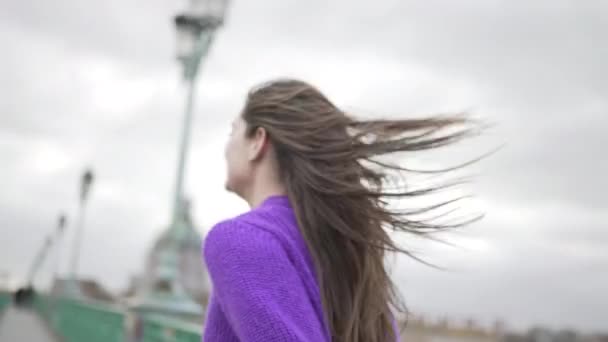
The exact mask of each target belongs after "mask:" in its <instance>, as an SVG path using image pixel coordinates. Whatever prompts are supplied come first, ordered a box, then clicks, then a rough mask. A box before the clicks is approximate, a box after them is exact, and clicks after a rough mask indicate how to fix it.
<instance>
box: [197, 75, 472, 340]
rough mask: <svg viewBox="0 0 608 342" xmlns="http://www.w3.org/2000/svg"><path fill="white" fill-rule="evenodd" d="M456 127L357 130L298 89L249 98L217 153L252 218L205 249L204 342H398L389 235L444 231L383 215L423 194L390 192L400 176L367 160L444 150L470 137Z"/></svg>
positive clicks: (218, 232)
mask: <svg viewBox="0 0 608 342" xmlns="http://www.w3.org/2000/svg"><path fill="white" fill-rule="evenodd" d="M466 124H467V121H465V120H464V119H462V118H429V119H416V120H369V121H361V120H357V119H355V118H353V117H351V116H349V115H347V114H346V113H344V112H343V111H341V110H340V109H339V108H337V107H336V106H334V105H333V104H332V103H331V102H330V101H329V100H328V99H327V98H326V97H325V96H324V95H323V94H322V93H321V92H319V91H318V90H317V89H315V88H314V87H313V86H311V85H309V84H306V83H304V82H301V81H297V80H277V81H272V82H269V83H266V84H263V85H261V86H259V87H256V88H254V89H253V90H252V91H251V92H250V94H249V95H248V98H247V100H246V104H245V108H244V109H243V112H242V114H241V115H240V116H239V117H238V118H237V119H236V120H235V121H234V123H233V127H232V133H231V135H230V139H229V142H228V144H227V146H226V151H225V152H226V161H227V166H228V179H227V184H226V187H227V190H229V191H231V192H233V193H235V194H237V195H238V196H240V197H241V198H243V199H244V200H245V201H247V202H248V204H249V206H250V207H251V208H252V209H251V211H249V212H247V213H245V214H243V215H241V216H238V217H236V218H233V219H230V220H226V221H224V222H221V223H219V224H217V225H216V226H215V227H213V229H212V230H211V231H210V233H209V234H208V236H207V238H206V241H205V245H204V257H205V261H206V264H207V268H208V271H209V274H210V277H211V280H212V283H213V294H212V296H211V299H210V303H209V308H208V314H207V320H206V327H205V335H204V340H205V341H222V342H223V341H265V342H268V341H348V342H351V341H356V342H359V341H361V342H362V341H365V342H380V341H382V342H384V341H395V340H398V339H399V337H398V334H399V332H398V331H397V330H396V329H395V327H396V324H395V319H394V318H393V317H394V316H393V313H392V311H393V310H398V308H399V306H398V304H399V303H398V301H397V299H396V296H395V292H394V291H393V286H392V283H391V280H390V278H389V275H388V274H387V270H386V268H385V265H384V258H385V255H386V254H387V252H389V251H399V252H403V253H407V251H405V250H401V249H400V248H398V247H397V246H396V245H395V243H394V242H393V241H392V240H391V237H390V236H389V234H388V230H390V229H392V230H395V231H405V232H409V233H414V234H418V235H425V234H427V233H430V232H433V231H435V230H438V229H442V228H444V227H442V226H437V225H433V224H431V223H429V222H426V221H420V220H415V219H413V218H412V217H411V215H412V214H419V213H420V210H418V211H409V212H407V211H398V210H395V209H390V208H389V206H388V205H387V200H389V199H390V198H394V199H400V198H404V197H412V196H416V195H419V194H423V193H426V192H428V191H420V190H417V191H412V192H408V191H405V190H403V189H402V190H399V189H398V188H395V187H393V188H389V187H388V184H387V180H388V178H389V176H391V175H393V171H396V172H400V171H408V170H406V169H404V168H400V167H398V166H391V165H388V164H386V163H385V162H382V161H380V160H378V159H377V158H376V157H378V156H381V155H385V154H390V153H394V152H402V151H419V150H424V149H430V148H435V147H439V146H443V145H446V144H449V143H452V142H454V141H456V140H459V139H460V138H462V137H465V136H467V135H468V134H469V133H471V131H470V129H469V128H467V125H466ZM432 190H433V189H430V190H429V191H432ZM431 209H432V208H428V209H426V210H431Z"/></svg>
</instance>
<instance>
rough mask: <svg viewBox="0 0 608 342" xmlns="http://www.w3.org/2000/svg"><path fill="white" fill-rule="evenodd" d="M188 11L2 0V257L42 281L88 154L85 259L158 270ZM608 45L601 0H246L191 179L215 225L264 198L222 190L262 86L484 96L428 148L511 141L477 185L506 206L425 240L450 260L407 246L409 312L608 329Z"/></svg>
mask: <svg viewBox="0 0 608 342" xmlns="http://www.w3.org/2000/svg"><path fill="white" fill-rule="evenodd" d="M184 6H185V3H182V2H179V1H169V0H147V1H138V0H105V1H68V0H56V1H50V2H49V1H46V2H45V1H33V0H23V1H2V2H0V41H1V42H2V53H0V94H1V95H0V161H1V163H2V164H1V165H2V166H1V167H0V189H2V190H1V191H0V241H1V243H0V271H1V270H5V271H8V272H10V273H11V274H12V276H13V277H14V278H15V279H20V278H22V277H23V276H24V273H25V272H24V269H25V268H27V267H28V265H29V264H30V263H31V260H32V258H33V255H34V252H35V250H36V249H37V248H39V246H40V245H41V243H42V241H43V239H44V236H45V235H46V234H47V233H49V232H50V231H51V230H52V229H53V228H54V225H55V221H56V218H57V215H58V213H59V212H60V211H66V212H67V213H68V215H69V218H70V219H72V218H74V216H75V210H76V200H77V196H78V177H79V175H80V173H81V171H82V169H83V167H85V166H89V165H90V166H91V167H93V168H94V171H95V174H96V176H97V178H96V181H95V184H94V188H93V191H92V196H91V200H90V206H89V208H88V211H87V225H86V232H85V240H84V249H85V251H84V252H83V257H82V261H81V269H82V273H83V274H84V275H85V276H88V277H93V278H96V279H99V280H100V281H102V282H103V283H104V284H106V285H107V286H108V287H110V288H112V289H115V290H118V289H121V288H123V287H125V286H126V284H127V281H128V278H129V276H130V275H131V274H135V273H137V272H139V271H140V270H141V268H142V265H143V256H144V254H145V252H146V250H147V247H148V246H149V244H150V243H151V241H152V240H153V239H154V238H155V237H156V236H157V234H159V233H160V232H161V231H162V229H164V228H166V225H167V224H168V222H169V216H170V209H171V208H170V205H171V193H172V186H173V183H174V178H175V177H174V173H175V168H174V165H175V161H176V149H177V141H178V132H179V128H180V126H179V124H180V120H181V118H182V111H183V104H184V97H185V93H184V89H183V87H182V85H181V84H180V79H179V69H178V65H177V63H176V62H175V60H174V29H173V26H172V21H171V17H172V15H174V14H175V13H176V12H177V11H178V10H179V9H180V8H183V7H184ZM607 42H608V3H606V2H605V1H601V0H597V1H593V0H586V1H574V0H572V1H561V0H551V1H549V0H546V1H495V0H487V1H482V0H479V1H405V0H382V1H380V0H378V1H373V2H372V1H352V0H350V1H347V0H339V1H338V0H334V1H323V0H314V1H295V0H266V1H244V0H234V1H232V6H231V8H230V11H229V16H228V18H227V21H226V26H225V27H224V28H223V29H222V30H221V31H220V32H218V34H217V37H216V39H215V42H214V46H213V47H212V49H211V52H210V54H209V56H208V58H207V59H206V60H205V61H204V67H203V72H202V74H201V78H200V87H199V88H198V90H197V96H196V115H195V123H194V127H193V141H192V149H191V154H190V159H189V165H188V174H187V191H188V193H189V194H190V195H191V196H192V199H193V209H194V218H195V220H196V222H197V224H198V226H199V231H201V233H204V231H206V230H207V229H208V228H209V227H210V226H211V225H212V224H213V223H214V222H216V221H217V220H220V219H222V218H226V217H228V216H230V215H234V214H237V213H240V212H242V211H243V210H246V206H245V205H244V203H242V202H241V201H240V200H238V199H236V198H234V197H233V196H232V195H229V194H226V193H225V192H224V190H223V181H224V170H225V168H224V165H223V157H222V153H223V150H222V148H223V143H224V141H225V139H226V136H227V133H228V130H229V123H230V121H231V120H232V119H233V118H234V116H235V115H237V113H238V111H239V109H240V107H241V106H242V103H243V99H244V95H245V93H246V91H247V89H248V88H249V87H250V86H252V85H254V84H256V83H258V82H260V81H264V80H267V79H269V78H273V77H277V76H292V77H298V78H302V79H304V80H307V81H309V82H311V83H313V84H315V85H317V86H318V87H320V88H321V89H322V90H323V91H325V92H326V93H327V94H328V95H329V96H330V97H331V98H332V99H333V100H334V102H336V103H337V104H338V105H340V106H343V107H344V108H347V109H349V110H351V111H353V112H355V113H357V112H360V113H363V114H365V115H372V116H399V115H400V116H412V115H424V114H427V113H428V114H432V113H437V112H446V111H461V110H471V111H472V112H473V113H474V114H475V115H477V116H481V117H484V118H486V119H487V120H489V121H492V122H494V123H496V124H497V126H496V127H495V128H494V129H492V130H491V131H489V132H487V133H486V135H485V136H484V137H482V138H479V139H475V140H474V141H471V142H470V143H468V144H463V145H462V146H461V147H460V148H458V147H457V148H454V149H451V150H450V153H443V154H439V155H437V159H433V158H431V157H428V156H430V155H428V156H427V157H425V156H421V157H420V158H422V159H424V160H425V161H424V162H425V163H426V164H425V165H445V164H449V163H450V162H453V161H459V160H460V161H462V160H463V159H466V158H467V157H470V156H472V155H475V154H476V153H478V152H479V151H483V150H484V149H486V150H487V149H491V148H493V147H495V146H499V145H502V144H505V147H504V148H503V149H502V150H501V151H500V152H499V153H498V154H496V155H494V156H492V157H491V158H488V159H487V160H485V161H483V162H482V163H481V164H479V165H477V166H476V167H475V169H474V170H472V171H471V172H472V173H474V174H475V175H477V176H476V182H475V183H473V184H472V185H470V186H469V188H467V189H465V190H464V191H467V192H469V191H470V192H474V193H475V194H476V195H477V200H476V205H478V207H477V208H482V209H483V211H485V212H486V215H487V216H486V218H485V219H484V220H483V221H481V222H480V223H478V224H475V225H474V226H472V227H470V228H469V229H467V230H464V231H462V232H460V233H458V234H454V235H452V236H447V237H446V238H448V239H451V241H453V242H454V243H455V244H457V245H459V246H460V247H458V248H449V247H445V246H441V245H436V244H418V245H417V246H418V248H419V249H420V252H421V253H422V254H423V256H425V257H426V258H427V259H428V260H430V261H433V262H435V263H438V264H439V265H441V266H444V267H446V268H447V269H448V271H437V270H434V269H430V268H428V267H424V266H421V265H417V264H415V263H412V262H410V261H405V260H402V259H398V260H397V263H396V265H395V266H394V270H395V279H396V281H397V282H398V284H399V286H400V288H401V290H402V292H403V296H404V298H405V300H406V302H407V304H408V306H409V308H410V309H411V310H412V311H414V312H421V313H425V314H428V315H431V316H435V317H437V316H440V315H448V316H450V317H454V318H458V319H462V318H467V317H469V316H471V317H476V318H478V319H480V320H484V321H491V320H493V319H495V318H502V319H504V320H506V321H507V322H508V323H509V325H510V326H513V327H518V328H521V327H526V326H529V325H532V324H543V325H548V326H553V327H575V328H580V329H585V330H598V329H601V328H604V329H605V328H606V319H607V317H608V292H607V291H606V289H608V227H607V223H606V222H608V200H607V199H606V191H607V190H608V181H607V180H606V175H608V156H607V152H606V151H605V148H608V138H607V137H606V135H604V134H603V133H604V132H603V131H604V130H606V128H608V63H607V62H606V61H608V43H607ZM425 158H426V159H425ZM69 228H70V230H69V231H68V234H67V236H66V240H65V241H64V245H65V247H69V246H70V245H71V243H72V241H71V240H72V235H71V232H72V228H73V226H72V225H70V226H69ZM400 239H403V241H406V242H407V241H408V237H400ZM63 253H64V255H63V261H64V262H65V261H66V260H67V259H66V256H67V253H68V249H67V248H64V252H63ZM65 266H66V265H63V266H62V270H65V269H66V268H65ZM51 269H52V265H51V263H50V262H47V263H46V264H45V266H44V271H43V272H44V274H42V275H41V277H40V282H42V283H44V282H45V281H48V279H49V277H50V272H51Z"/></svg>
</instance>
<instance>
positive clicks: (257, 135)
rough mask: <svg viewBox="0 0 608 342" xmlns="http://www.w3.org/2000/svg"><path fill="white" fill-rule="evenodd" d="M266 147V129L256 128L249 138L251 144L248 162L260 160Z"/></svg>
mask: <svg viewBox="0 0 608 342" xmlns="http://www.w3.org/2000/svg"><path fill="white" fill-rule="evenodd" d="M267 145H268V133H267V132H266V129H265V128H263V127H258V128H256V129H255V132H254V134H253V136H252V137H251V144H250V146H249V161H254V160H258V159H260V158H262V157H263V156H264V154H265V153H266V149H267V148H266V146H267Z"/></svg>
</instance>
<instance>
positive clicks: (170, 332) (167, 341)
mask: <svg viewBox="0 0 608 342" xmlns="http://www.w3.org/2000/svg"><path fill="white" fill-rule="evenodd" d="M201 330H202V327H201V324H196V323H190V322H184V321H179V320H175V319H170V318H167V317H164V316H147V317H145V318H144V319H143V342H200V341H201Z"/></svg>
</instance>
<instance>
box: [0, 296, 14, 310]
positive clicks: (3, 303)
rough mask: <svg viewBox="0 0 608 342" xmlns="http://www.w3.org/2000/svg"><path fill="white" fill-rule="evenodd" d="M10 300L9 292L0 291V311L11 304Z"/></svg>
mask: <svg viewBox="0 0 608 342" xmlns="http://www.w3.org/2000/svg"><path fill="white" fill-rule="evenodd" d="M11 301H12V298H11V294H10V293H7V292H0V313H2V312H3V311H4V309H6V307H7V306H9V305H10V304H11Z"/></svg>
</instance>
